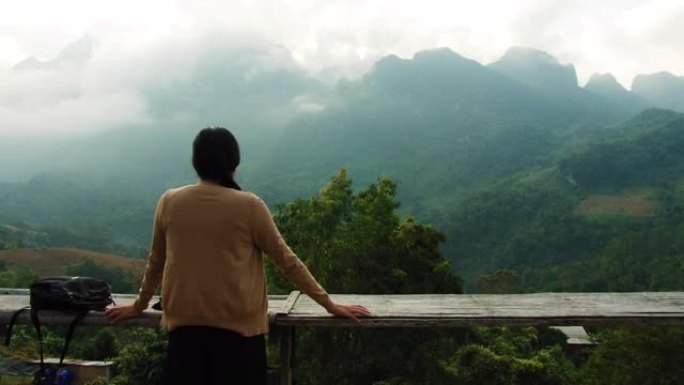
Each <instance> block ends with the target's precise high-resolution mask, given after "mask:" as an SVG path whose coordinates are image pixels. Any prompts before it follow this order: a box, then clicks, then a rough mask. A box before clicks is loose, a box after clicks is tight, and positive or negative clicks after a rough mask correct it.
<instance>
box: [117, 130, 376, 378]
mask: <svg viewBox="0 0 684 385" xmlns="http://www.w3.org/2000/svg"><path fill="white" fill-rule="evenodd" d="M192 164H193V166H194V168H195V170H196V171H197V174H198V176H199V178H200V181H199V183H197V184H195V185H189V186H184V187H180V188H175V189H171V190H168V191H166V192H165V193H164V194H163V195H162V197H161V198H160V199H159V203H158V204H157V210H156V213H155V220H154V234H153V237H152V246H151V250H150V255H149V260H148V262H147V266H146V268H145V275H144V277H143V280H142V284H141V288H140V294H139V295H138V298H137V300H136V301H135V303H134V304H133V305H128V306H115V307H112V308H110V309H108V310H107V316H108V317H109V318H110V320H111V321H112V322H118V321H121V320H124V319H126V318H130V317H135V316H138V315H140V314H141V313H142V311H143V310H144V309H146V308H147V306H148V305H149V301H150V299H151V298H152V296H153V294H154V293H155V291H156V290H157V287H158V286H159V284H161V285H162V308H163V315H162V321H161V325H162V327H164V328H166V329H168V330H169V331H170V332H169V347H168V357H167V363H166V368H165V376H164V377H165V379H164V383H165V384H179V385H195V384H227V383H235V384H260V385H262V384H266V348H265V341H264V335H265V334H266V333H267V331H268V317H267V311H268V303H267V293H266V279H265V274H264V265H263V258H262V252H264V253H266V254H268V255H269V256H270V257H271V258H272V259H273V261H274V262H275V263H276V265H277V266H278V267H279V268H280V270H281V271H282V272H283V274H285V276H287V277H288V278H289V279H290V280H291V281H292V282H293V283H294V284H295V285H296V286H297V287H298V288H299V289H300V290H301V291H303V292H304V293H306V294H307V295H309V296H310V297H311V298H312V299H313V300H315V301H316V302H318V303H319V304H320V305H321V306H323V307H324V308H325V309H326V310H327V311H328V312H330V313H331V314H334V315H336V316H341V317H348V318H350V319H352V320H355V321H358V319H357V317H358V316H367V315H369V314H370V313H369V312H368V310H367V309H366V308H364V307H363V306H359V305H342V304H339V303H336V302H334V301H333V300H332V299H331V298H330V297H329V296H328V294H327V293H326V291H325V290H324V289H323V288H322V287H321V286H320V285H319V284H318V282H316V280H315V279H314V277H313V276H312V275H311V274H310V273H309V271H308V269H307V268H306V266H304V264H303V263H302V261H301V260H300V259H299V258H298V257H297V256H296V255H295V254H294V253H293V252H292V251H291V250H290V248H289V247H288V246H287V244H286V243H285V241H284V240H283V238H282V237H281V235H280V233H279V232H278V229H277V228H276V225H275V223H274V222H273V218H272V216H271V213H270V212H269V210H268V208H267V207H266V204H264V202H263V201H262V200H261V199H259V197H257V196H256V195H254V194H251V193H248V192H243V191H241V189H240V186H238V184H237V183H236V182H235V179H234V177H235V169H236V168H237V166H238V165H239V164H240V150H239V147H238V143H237V141H236V140H235V137H234V136H233V135H232V134H231V133H230V132H229V131H228V130H226V129H225V128H205V129H203V130H202V131H200V132H199V134H198V135H197V137H196V138H195V140H194V142H193V156H192Z"/></svg>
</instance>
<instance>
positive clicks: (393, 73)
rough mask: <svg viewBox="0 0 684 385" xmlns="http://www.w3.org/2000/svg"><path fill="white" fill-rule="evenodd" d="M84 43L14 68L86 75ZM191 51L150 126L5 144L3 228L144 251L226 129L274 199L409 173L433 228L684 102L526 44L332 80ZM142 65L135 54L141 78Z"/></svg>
mask: <svg viewBox="0 0 684 385" xmlns="http://www.w3.org/2000/svg"><path fill="white" fill-rule="evenodd" d="M219 43H220V41H219V42H217V43H216V44H219ZM75 45H76V46H71V47H67V48H65V50H64V51H63V52H62V54H61V55H60V56H59V57H57V58H56V59H54V60H52V61H49V62H41V61H38V60H36V59H27V60H25V61H23V62H21V63H19V64H17V65H16V66H15V68H14V71H15V72H16V73H18V74H22V76H25V75H26V74H27V73H28V74H30V73H31V72H36V71H37V72H46V71H48V72H49V71H57V72H59V71H61V70H64V69H65V68H71V69H72V70H73V68H75V67H79V68H80V67H83V68H85V67H87V66H88V65H89V60H90V59H89V58H90V56H91V55H92V53H93V51H94V50H95V49H96V42H94V41H93V40H92V39H83V40H81V41H79V42H77V43H75ZM197 55H198V57H197V58H196V59H195V60H194V61H193V64H192V65H191V66H189V67H190V68H191V70H189V71H188V72H185V73H183V74H182V76H181V75H178V76H175V75H174V76H172V75H168V74H161V73H160V74H158V75H156V77H154V76H153V77H154V79H152V80H149V81H147V80H146V82H144V83H142V85H141V86H140V87H139V90H138V91H139V92H140V94H141V95H142V96H141V98H142V99H143V100H145V102H146V111H147V115H146V118H145V119H143V120H142V121H141V122H138V123H134V124H129V125H125V126H122V127H118V128H115V129H110V130H108V131H105V132H98V133H96V134H92V135H88V136H85V135H84V136H82V137H78V138H72V139H68V138H67V139H64V138H62V139H59V138H51V137H49V136H46V137H45V138H42V139H41V138H40V137H34V138H23V139H21V138H17V139H11V138H9V139H8V140H7V141H3V143H2V144H0V154H2V155H0V161H1V162H2V164H4V165H5V167H2V169H1V170H0V180H5V181H7V182H6V183H2V184H0V198H1V201H2V205H1V206H0V223H23V224H26V225H28V226H55V225H63V224H78V223H81V224H83V223H97V224H98V226H101V227H102V228H104V229H105V230H106V231H110V232H111V233H112V234H114V236H115V237H116V238H117V239H121V240H125V241H126V242H130V243H134V244H137V245H143V246H144V245H145V244H146V242H147V239H148V236H149V230H150V226H149V223H148V222H149V217H151V215H152V210H153V208H154V203H155V200H156V198H157V197H158V196H159V194H160V193H161V192H162V191H163V190H164V189H166V188H169V187H172V186H176V185H179V184H183V183H193V182H194V180H195V176H194V173H193V171H192V169H191V167H190V160H189V158H190V143H191V140H192V138H193V137H194V135H195V133H196V132H197V130H198V129H199V128H201V127H205V126H210V125H223V126H226V127H228V128H230V129H231V130H232V131H233V132H234V133H235V134H236V136H237V137H238V140H239V141H240V143H241V147H242V150H243V162H242V165H241V166H240V168H239V170H238V181H239V182H240V183H241V184H242V185H243V187H244V188H246V189H248V190H251V191H254V192H256V193H257V194H259V195H261V196H263V197H264V198H265V199H266V201H267V202H269V203H271V204H275V203H280V202H287V201H289V200H291V199H294V198H306V197H308V196H310V195H311V194H313V193H314V192H315V191H317V190H318V189H319V188H320V187H321V186H322V185H323V184H324V183H325V182H326V180H327V179H328V178H329V177H330V176H332V175H333V174H334V173H335V172H336V171H337V170H338V169H339V168H340V167H347V168H348V169H349V174H350V176H351V177H352V179H353V180H354V183H355V185H356V186H357V187H359V186H363V185H365V184H367V183H369V182H372V181H373V180H375V178H377V177H379V176H388V177H391V178H393V179H396V180H398V181H400V186H399V189H400V195H399V198H400V199H401V201H402V204H403V210H404V211H405V213H408V214H412V215H416V216H418V217H419V218H425V219H429V220H431V221H433V222H435V223H437V224H439V223H440V221H444V220H446V219H445V216H446V213H447V212H448V208H449V207H450V206H451V205H453V204H454V202H456V201H457V200H458V199H459V197H460V196H461V195H462V194H463V193H465V192H468V191H471V190H472V189H475V188H477V187H478V186H480V185H482V184H484V183H486V182H488V181H493V180H497V179H498V178H502V177H505V176H508V175H512V174H515V173H517V172H520V171H524V170H534V169H540V168H544V167H548V166H549V165H552V164H553V162H554V161H555V159H557V157H558V155H559V154H562V153H563V152H564V151H566V150H567V149H568V148H570V147H571V146H575V145H581V144H583V143H587V142H591V141H597V140H609V139H611V138H614V137H619V136H620V135H622V132H621V131H620V123H621V122H623V121H625V120H627V119H629V118H630V117H631V116H634V115H636V114H637V113H639V112H640V111H642V110H643V109H645V108H649V107H659V108H668V109H673V110H678V111H684V78H682V77H678V76H675V75H672V74H668V73H659V74H653V75H640V76H638V77H637V78H635V80H634V84H633V85H632V90H627V89H625V88H624V87H622V86H621V85H620V84H619V83H618V82H617V81H616V80H615V78H614V77H613V76H611V75H607V74H604V75H594V76H592V78H591V80H590V81H589V82H588V83H587V84H586V86H584V87H580V86H579V85H578V81H577V75H576V73H575V69H574V67H573V66H572V65H569V64H561V63H559V62H558V61H557V60H556V59H555V58H553V57H552V56H550V55H549V54H547V53H544V52H541V51H538V50H535V49H530V48H511V49H510V50H509V51H508V52H507V53H506V54H505V55H504V56H503V57H502V58H501V59H499V60H498V61H496V62H494V63H491V64H489V65H482V64H480V63H478V62H476V61H474V60H471V59H468V58H465V57H463V56H461V55H459V54H457V53H455V52H453V51H452V50H450V49H446V48H442V49H434V50H427V51H422V52H419V53H417V54H416V55H415V56H414V57H413V58H411V59H401V58H398V57H396V56H387V57H385V58H383V59H381V60H379V61H378V62H376V63H375V65H374V66H373V67H372V69H371V70H370V71H369V72H367V73H366V74H364V75H363V76H361V77H360V78H358V79H351V80H350V79H340V80H339V81H338V82H336V83H335V84H334V85H332V86H330V85H328V84H327V83H325V82H323V81H319V80H318V79H317V78H316V77H315V76H312V75H310V74H308V73H306V72H305V71H304V70H303V69H301V68H299V67H298V66H297V65H296V63H295V62H294V60H292V57H291V55H290V54H289V52H287V50H286V49H284V48H283V47H279V46H272V45H262V46H257V47H251V46H250V47H245V46H240V47H231V48H230V49H229V50H226V51H225V52H222V51H220V50H219V51H206V52H199V53H198V54H197ZM178 60H179V62H180V61H182V60H183V59H182V58H180V57H179V59H178ZM133 65H138V67H133ZM167 65H168V66H170V67H173V65H174V63H168V64H167ZM144 66H145V63H143V62H136V63H131V68H130V71H131V72H130V73H131V76H132V77H135V76H142V75H140V74H137V75H136V73H138V72H140V73H145V69H144ZM171 72H172V71H171ZM150 76H151V75H150ZM70 97H72V98H75V99H78V98H79V93H78V90H76V91H74V92H73V93H72V94H71V96H70ZM113 112H114V111H113ZM123 112H125V111H123ZM116 113H122V111H116ZM46 124H49V122H46ZM56 202H59V204H56Z"/></svg>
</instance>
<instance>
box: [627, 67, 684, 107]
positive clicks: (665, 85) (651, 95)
mask: <svg viewBox="0 0 684 385" xmlns="http://www.w3.org/2000/svg"><path fill="white" fill-rule="evenodd" d="M632 92H634V93H635V94H636V95H639V96H641V97H642V98H644V99H646V100H647V101H649V102H650V103H651V104H653V105H655V106H657V107H660V108H670V109H673V110H677V111H680V112H684V77H682V76H676V75H674V74H671V73H669V72H658V73H655V74H650V75H638V76H637V77H635V78H634V82H632Z"/></svg>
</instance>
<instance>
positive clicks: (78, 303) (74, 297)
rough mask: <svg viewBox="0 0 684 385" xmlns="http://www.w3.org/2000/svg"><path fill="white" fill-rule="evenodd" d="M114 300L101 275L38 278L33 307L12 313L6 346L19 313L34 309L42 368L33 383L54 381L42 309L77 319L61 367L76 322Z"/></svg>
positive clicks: (73, 324) (66, 342)
mask: <svg viewBox="0 0 684 385" xmlns="http://www.w3.org/2000/svg"><path fill="white" fill-rule="evenodd" d="M113 303H114V300H113V299H112V292H111V288H110V287H109V285H108V284H107V283H106V282H104V281H102V280H100V279H97V278H90V277H49V278H43V279H38V280H36V281H33V283H32V284H31V306H29V307H25V308H23V309H20V310H18V311H16V312H15V313H14V314H13V315H12V319H11V320H10V324H9V327H8V328H7V335H6V336H5V346H8V345H9V344H10V339H11V337H12V327H13V326H14V324H15V323H16V321H17V318H18V317H19V315H20V314H21V313H22V312H23V311H24V310H27V309H31V321H32V322H33V326H34V327H35V329H36V334H37V335H38V341H39V346H40V370H39V371H38V372H36V375H35V378H34V380H33V383H34V384H40V385H43V384H53V383H55V380H56V379H55V373H56V371H55V370H51V369H46V367H45V363H44V362H43V335H42V333H41V330H40V320H39V318H38V311H40V310H52V311H60V312H66V313H72V314H74V320H73V321H72V322H71V324H70V325H69V330H68V332H67V335H66V337H65V340H64V346H63V347H62V353H61V355H60V358H59V365H58V368H61V367H62V366H63V362H64V357H65V356H66V354H67V350H68V348H69V343H70V342H71V336H72V335H73V333H74V329H75V328H76V325H77V324H78V323H79V322H80V321H81V319H83V317H85V316H86V315H88V312H89V311H91V310H95V311H104V310H105V308H106V307H107V306H109V305H111V304H113Z"/></svg>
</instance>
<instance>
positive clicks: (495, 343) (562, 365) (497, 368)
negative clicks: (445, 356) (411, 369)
mask: <svg viewBox="0 0 684 385" xmlns="http://www.w3.org/2000/svg"><path fill="white" fill-rule="evenodd" d="M474 331H475V336H476V338H477V339H478V340H479V341H478V342H479V343H471V344H468V345H465V346H462V347H460V348H459V349H458V350H457V352H456V354H455V355H454V357H453V358H452V359H451V360H449V361H447V362H445V363H444V369H445V370H446V371H447V372H448V373H449V374H450V375H451V376H452V380H451V381H450V382H448V383H453V384H485V385H518V384H520V385H527V384H538V385H542V384H544V385H547V384H548V385H551V384H553V385H556V384H559V385H560V384H568V385H570V384H576V383H577V378H578V377H577V373H576V371H575V368H574V366H573V365H572V364H571V363H570V362H569V361H568V360H567V359H566V358H565V357H564V356H563V354H562V352H561V350H560V347H559V345H558V344H559V343H560V340H559V338H560V337H559V336H557V337H556V338H551V339H549V338H548V337H547V338H542V337H541V335H540V334H544V333H547V334H548V333H549V331H541V332H540V331H539V330H538V329H535V328H522V329H509V328H491V329H489V328H475V329H474ZM552 334H553V333H552Z"/></svg>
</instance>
